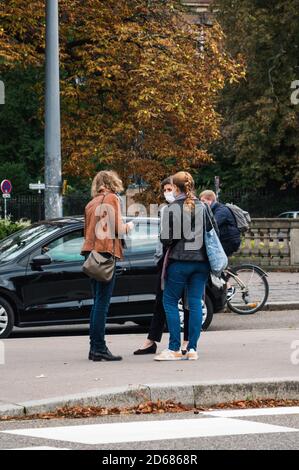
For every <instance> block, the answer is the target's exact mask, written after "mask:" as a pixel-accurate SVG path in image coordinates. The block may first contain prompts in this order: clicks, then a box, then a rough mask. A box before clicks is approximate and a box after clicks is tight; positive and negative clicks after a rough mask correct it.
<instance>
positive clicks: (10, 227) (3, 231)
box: [0, 219, 31, 240]
mask: <svg viewBox="0 0 299 470" xmlns="http://www.w3.org/2000/svg"><path fill="white" fill-rule="evenodd" d="M30 223H31V222H30V221H25V220H17V221H15V222H12V221H11V220H10V219H7V220H5V219H0V240H2V238H5V237H8V235H10V234H11V233H14V232H17V231H18V230H21V229H22V228H24V227H28V225H30Z"/></svg>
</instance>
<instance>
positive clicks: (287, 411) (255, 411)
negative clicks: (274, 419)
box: [203, 406, 299, 418]
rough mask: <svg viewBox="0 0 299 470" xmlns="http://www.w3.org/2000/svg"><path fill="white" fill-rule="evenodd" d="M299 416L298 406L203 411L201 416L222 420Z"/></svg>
mask: <svg viewBox="0 0 299 470" xmlns="http://www.w3.org/2000/svg"><path fill="white" fill-rule="evenodd" d="M297 414H299V406H284V407H277V408H244V409H240V410H217V411H205V412H204V413H203V415H206V416H217V417H222V418H240V417H249V416H282V415H297Z"/></svg>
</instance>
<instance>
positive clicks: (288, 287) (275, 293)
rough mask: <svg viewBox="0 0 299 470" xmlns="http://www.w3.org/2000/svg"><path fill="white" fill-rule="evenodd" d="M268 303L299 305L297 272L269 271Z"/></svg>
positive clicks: (298, 274)
mask: <svg viewBox="0 0 299 470" xmlns="http://www.w3.org/2000/svg"><path fill="white" fill-rule="evenodd" d="M268 282H269V298H268V302H267V303H268V304H270V305H271V304H275V303H277V304H284V305H287V304H288V303H294V304H296V303H297V304H298V306H299V273H289V272H269V273H268Z"/></svg>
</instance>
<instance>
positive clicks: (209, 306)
mask: <svg viewBox="0 0 299 470" xmlns="http://www.w3.org/2000/svg"><path fill="white" fill-rule="evenodd" d="M205 304H206V307H207V316H206V319H205V321H204V323H203V324H202V329H203V330H204V331H206V330H207V329H208V328H209V326H210V324H211V323H212V320H213V315H214V308H213V303H212V301H211V299H210V297H209V296H208V295H206V296H205Z"/></svg>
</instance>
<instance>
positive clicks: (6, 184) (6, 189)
mask: <svg viewBox="0 0 299 470" xmlns="http://www.w3.org/2000/svg"><path fill="white" fill-rule="evenodd" d="M11 190H12V184H11V182H10V181H9V180H3V181H2V183H1V191H2V193H3V194H9V193H11Z"/></svg>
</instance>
